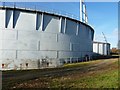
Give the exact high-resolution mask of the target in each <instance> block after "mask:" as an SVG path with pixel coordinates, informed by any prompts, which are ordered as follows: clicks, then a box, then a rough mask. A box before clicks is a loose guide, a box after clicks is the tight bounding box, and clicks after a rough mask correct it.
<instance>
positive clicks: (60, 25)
mask: <svg viewBox="0 0 120 90" xmlns="http://www.w3.org/2000/svg"><path fill="white" fill-rule="evenodd" d="M61 27H62V17H60V21H59V33H61Z"/></svg>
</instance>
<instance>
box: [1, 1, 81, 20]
mask: <svg viewBox="0 0 120 90" xmlns="http://www.w3.org/2000/svg"><path fill="white" fill-rule="evenodd" d="M0 6H1V7H11V8H22V9H27V10H35V11H36V10H37V11H42V12H47V13H52V14H57V15H61V16H65V17H70V18H72V19H76V20H80V17H79V15H78V16H77V15H74V14H73V13H68V12H66V11H63V10H56V9H53V8H47V7H45V6H40V5H35V4H34V3H33V4H31V3H30V2H28V3H26V2H25V3H23V2H22V3H20V2H19V3H15V2H0Z"/></svg>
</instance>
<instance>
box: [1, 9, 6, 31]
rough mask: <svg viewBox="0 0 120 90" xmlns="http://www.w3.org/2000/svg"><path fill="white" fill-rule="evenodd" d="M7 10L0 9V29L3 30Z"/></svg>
mask: <svg viewBox="0 0 120 90" xmlns="http://www.w3.org/2000/svg"><path fill="white" fill-rule="evenodd" d="M5 13H6V11H5V10H0V30H2V28H5Z"/></svg>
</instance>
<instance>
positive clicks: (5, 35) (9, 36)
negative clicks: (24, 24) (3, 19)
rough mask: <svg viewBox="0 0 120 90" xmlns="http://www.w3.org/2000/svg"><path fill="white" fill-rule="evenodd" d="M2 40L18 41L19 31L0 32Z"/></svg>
mask: <svg viewBox="0 0 120 90" xmlns="http://www.w3.org/2000/svg"><path fill="white" fill-rule="evenodd" d="M0 39H2V40H4V39H5V40H16V39H17V31H15V30H0Z"/></svg>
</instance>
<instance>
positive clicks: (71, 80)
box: [4, 59, 118, 90]
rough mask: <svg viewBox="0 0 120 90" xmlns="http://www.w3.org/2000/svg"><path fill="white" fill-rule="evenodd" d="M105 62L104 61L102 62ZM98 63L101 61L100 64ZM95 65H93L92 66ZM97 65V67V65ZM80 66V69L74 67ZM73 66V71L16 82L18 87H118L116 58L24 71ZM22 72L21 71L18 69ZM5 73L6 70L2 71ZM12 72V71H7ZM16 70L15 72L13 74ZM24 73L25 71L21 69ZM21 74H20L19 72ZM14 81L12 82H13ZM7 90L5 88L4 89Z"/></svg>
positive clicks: (69, 67) (45, 70) (33, 71)
mask: <svg viewBox="0 0 120 90" xmlns="http://www.w3.org/2000/svg"><path fill="white" fill-rule="evenodd" d="M103 62H105V63H106V64H105V63H103ZM100 63H103V64H102V65H101V64H100ZM94 65H95V67H94ZM88 66H89V67H88ZM97 66H98V67H97ZM78 67H80V69H79V70H78V69H76V68H78ZM71 68H75V70H73V71H68V72H67V71H66V72H64V73H66V74H64V75H62V74H61V73H62V72H60V74H61V76H59V75H58V76H57V75H53V76H49V77H47V76H43V77H39V78H37V79H36V78H35V79H32V80H27V81H24V82H23V83H22V82H19V83H20V84H21V85H22V86H19V85H20V84H19V83H18V82H17V80H15V81H16V82H17V83H18V84H17V83H16V85H15V87H17V86H18V88H20V87H22V88H31V87H32V88H118V59H106V60H96V61H89V62H80V63H73V64H65V65H64V66H63V67H61V68H56V69H55V68H54V69H44V70H30V71H29V70H28V71H27V72H26V73H31V72H32V73H36V72H38V71H39V72H47V71H58V70H62V69H63V70H64V69H71ZM20 72H22V71H20ZM4 73H7V72H4ZM9 73H13V71H9ZM16 73H18V71H16V72H15V74H16ZM23 73H25V71H23ZM20 75H21V74H20ZM13 83H14V82H13ZM6 90H7V89H6Z"/></svg>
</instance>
